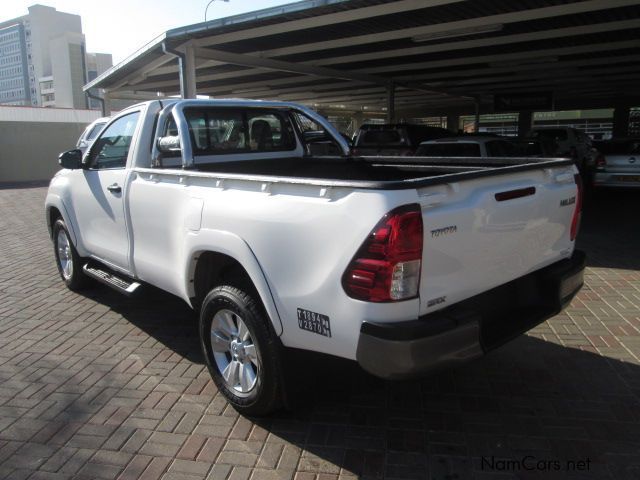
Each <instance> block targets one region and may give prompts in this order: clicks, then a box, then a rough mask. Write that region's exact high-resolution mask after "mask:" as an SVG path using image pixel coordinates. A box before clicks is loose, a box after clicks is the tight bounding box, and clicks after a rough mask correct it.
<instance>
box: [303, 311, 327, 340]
mask: <svg viewBox="0 0 640 480" xmlns="http://www.w3.org/2000/svg"><path fill="white" fill-rule="evenodd" d="M298 327H299V328H300V329H302V330H307V331H309V332H313V333H317V334H318V335H323V336H325V337H331V321H330V320H329V317H328V316H326V315H323V314H321V313H316V312H311V311H309V310H305V309H303V308H298Z"/></svg>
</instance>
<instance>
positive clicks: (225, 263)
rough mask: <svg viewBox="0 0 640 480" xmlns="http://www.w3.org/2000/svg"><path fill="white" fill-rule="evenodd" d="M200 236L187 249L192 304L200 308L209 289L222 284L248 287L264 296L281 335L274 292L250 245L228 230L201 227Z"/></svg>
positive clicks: (262, 300)
mask: <svg viewBox="0 0 640 480" xmlns="http://www.w3.org/2000/svg"><path fill="white" fill-rule="evenodd" d="M197 238H198V240H199V241H198V242H197V243H193V244H192V245H190V248H189V249H188V251H189V253H188V255H187V259H188V261H187V267H186V275H185V278H186V280H187V287H186V291H187V295H188V297H189V299H190V301H191V305H192V306H193V307H194V308H196V309H198V308H199V307H200V305H201V302H202V300H203V299H204V297H205V296H206V295H207V293H209V291H210V290H211V289H212V288H214V287H216V286H219V285H225V284H226V285H232V286H236V287H239V288H246V289H248V290H250V291H251V293H255V294H256V295H257V297H258V298H259V299H260V300H261V302H262V305H263V306H264V309H265V312H266V314H267V316H268V317H269V318H270V320H271V323H272V326H273V329H274V331H275V332H276V334H277V335H278V336H280V335H282V321H281V320H280V314H279V313H278V310H277V308H276V303H275V301H274V298H273V292H272V290H271V287H270V286H269V283H268V281H267V278H266V276H265V274H264V272H263V270H262V267H261V266H260V264H259V262H258V259H257V258H256V257H255V255H254V253H253V251H252V250H251V248H250V247H249V245H247V243H246V242H245V241H243V240H242V239H241V238H240V237H238V236H236V235H234V234H231V233H228V232H219V231H201V232H200V234H199V235H197ZM248 293H249V292H248Z"/></svg>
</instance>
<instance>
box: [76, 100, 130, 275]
mask: <svg viewBox="0 0 640 480" xmlns="http://www.w3.org/2000/svg"><path fill="white" fill-rule="evenodd" d="M139 118H140V112H139V111H137V112H132V113H129V114H127V115H123V116H122V117H120V118H118V119H116V120H115V121H114V122H112V123H111V124H110V125H108V126H107V128H105V129H104V130H103V131H102V133H101V134H100V136H99V137H98V138H97V139H96V141H95V143H94V144H93V145H92V147H91V149H90V151H89V153H88V155H87V158H86V159H85V168H84V169H83V170H78V171H76V175H74V177H73V185H72V188H71V192H72V193H71V195H72V197H73V209H74V210H75V214H76V217H77V221H78V225H79V226H80V228H79V230H80V232H79V234H80V236H81V238H82V242H83V244H84V246H85V248H86V249H87V250H88V251H89V253H90V254H91V255H93V256H95V257H96V258H98V259H100V260H102V261H104V262H105V263H107V264H108V265H110V266H113V267H117V268H119V269H121V270H124V271H126V272H129V271H130V265H129V239H128V235H127V223H126V216H125V205H124V198H125V196H126V190H125V189H126V181H127V173H128V172H129V170H127V168H126V165H127V157H128V155H129V147H130V146H131V140H132V138H133V134H134V132H135V130H136V125H137V123H138V120H139Z"/></svg>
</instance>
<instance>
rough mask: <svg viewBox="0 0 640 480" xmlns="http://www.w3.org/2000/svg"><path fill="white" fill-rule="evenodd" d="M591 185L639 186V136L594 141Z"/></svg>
mask: <svg viewBox="0 0 640 480" xmlns="http://www.w3.org/2000/svg"><path fill="white" fill-rule="evenodd" d="M593 146H594V147H595V148H596V150H597V151H598V152H599V154H598V156H597V157H596V160H595V164H594V165H593V168H592V169H591V172H590V178H591V185H592V186H593V187H635V188H639V187H640V138H624V139H616V140H608V141H598V142H594V145H593Z"/></svg>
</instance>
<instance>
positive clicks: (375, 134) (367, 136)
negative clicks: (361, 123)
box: [356, 128, 409, 147]
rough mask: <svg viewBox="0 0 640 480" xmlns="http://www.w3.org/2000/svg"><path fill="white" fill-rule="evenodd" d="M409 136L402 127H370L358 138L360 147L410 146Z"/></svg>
mask: <svg viewBox="0 0 640 480" xmlns="http://www.w3.org/2000/svg"><path fill="white" fill-rule="evenodd" d="M408 145H409V138H408V136H407V133H406V132H405V131H403V130H402V129H391V128H386V129H380V128H368V129H366V130H364V131H361V133H360V135H358V138H357V139H356V146H358V147H378V146H408Z"/></svg>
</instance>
